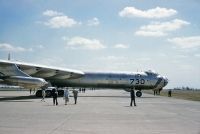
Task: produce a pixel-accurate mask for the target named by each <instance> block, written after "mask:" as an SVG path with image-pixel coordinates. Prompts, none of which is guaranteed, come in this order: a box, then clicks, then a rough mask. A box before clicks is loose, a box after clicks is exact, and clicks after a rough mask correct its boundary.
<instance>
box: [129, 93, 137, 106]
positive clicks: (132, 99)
mask: <svg viewBox="0 0 200 134" xmlns="http://www.w3.org/2000/svg"><path fill="white" fill-rule="evenodd" d="M130 96H131V103H130V106H131V107H132V103H133V102H134V106H136V103H135V90H134V89H131V92H130Z"/></svg>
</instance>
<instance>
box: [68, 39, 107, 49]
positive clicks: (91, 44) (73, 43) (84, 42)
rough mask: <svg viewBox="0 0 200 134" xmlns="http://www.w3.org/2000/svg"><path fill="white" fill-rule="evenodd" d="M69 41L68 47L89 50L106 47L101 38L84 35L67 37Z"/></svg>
mask: <svg viewBox="0 0 200 134" xmlns="http://www.w3.org/2000/svg"><path fill="white" fill-rule="evenodd" d="M65 40H66V41H67V47H69V48H73V49H89V50H99V49H103V48H106V46H105V45H103V44H102V43H101V42H100V41H99V40H97V39H88V38H84V37H79V36H77V37H73V38H70V39H65Z"/></svg>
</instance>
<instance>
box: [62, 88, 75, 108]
mask: <svg viewBox="0 0 200 134" xmlns="http://www.w3.org/2000/svg"><path fill="white" fill-rule="evenodd" d="M72 93H73V96H74V104H76V103H77V97H78V91H77V90H75V89H73V91H72ZM63 99H64V100H65V105H67V103H68V102H69V90H68V89H67V88H66V89H65V90H64V95H63Z"/></svg>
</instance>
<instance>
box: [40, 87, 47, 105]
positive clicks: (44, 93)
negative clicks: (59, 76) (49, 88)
mask: <svg viewBox="0 0 200 134" xmlns="http://www.w3.org/2000/svg"><path fill="white" fill-rule="evenodd" d="M45 97H46V92H45V89H42V100H41V101H44V102H45V100H44V99H45Z"/></svg>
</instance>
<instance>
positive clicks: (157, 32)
mask: <svg viewBox="0 0 200 134" xmlns="http://www.w3.org/2000/svg"><path fill="white" fill-rule="evenodd" d="M189 24H190V23H189V22H187V21H184V20H180V19H174V20H172V21H167V22H152V23H151V24H149V25H145V26H141V27H140V29H139V30H138V31H136V32H135V35H139V36H153V37H160V36H166V35H168V32H170V31H175V30H177V29H180V28H182V27H183V26H185V25H189Z"/></svg>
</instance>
